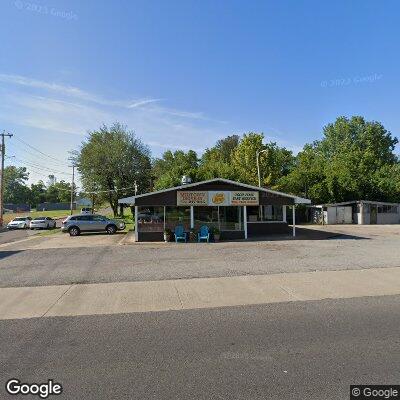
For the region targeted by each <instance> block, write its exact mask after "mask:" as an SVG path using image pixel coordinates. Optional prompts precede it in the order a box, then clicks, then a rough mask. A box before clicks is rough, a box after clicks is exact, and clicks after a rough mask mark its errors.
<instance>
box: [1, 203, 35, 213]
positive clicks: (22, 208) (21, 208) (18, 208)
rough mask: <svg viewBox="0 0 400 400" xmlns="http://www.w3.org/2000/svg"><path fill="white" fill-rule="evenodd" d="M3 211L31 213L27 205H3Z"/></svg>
mask: <svg viewBox="0 0 400 400" xmlns="http://www.w3.org/2000/svg"><path fill="white" fill-rule="evenodd" d="M4 209H6V210H12V211H14V212H25V211H31V206H30V205H29V204H13V203H6V204H4Z"/></svg>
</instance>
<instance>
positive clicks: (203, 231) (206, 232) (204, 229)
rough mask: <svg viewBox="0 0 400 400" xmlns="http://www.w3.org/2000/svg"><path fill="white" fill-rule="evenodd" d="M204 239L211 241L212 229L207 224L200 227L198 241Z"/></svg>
mask: <svg viewBox="0 0 400 400" xmlns="http://www.w3.org/2000/svg"><path fill="white" fill-rule="evenodd" d="M202 240H205V241H206V242H207V243H210V229H209V228H208V226H207V225H202V226H201V227H200V232H199V233H198V234H197V241H198V242H199V243H200V242H201V241H202Z"/></svg>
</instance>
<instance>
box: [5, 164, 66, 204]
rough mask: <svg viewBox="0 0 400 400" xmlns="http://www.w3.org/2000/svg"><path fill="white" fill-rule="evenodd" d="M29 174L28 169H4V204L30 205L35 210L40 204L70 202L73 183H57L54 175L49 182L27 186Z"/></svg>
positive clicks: (11, 166) (8, 167)
mask: <svg viewBox="0 0 400 400" xmlns="http://www.w3.org/2000/svg"><path fill="white" fill-rule="evenodd" d="M28 179H29V172H28V170H27V168H26V167H16V166H14V165H10V166H7V167H5V168H4V203H5V204H8V203H10V204H28V205H30V206H31V207H33V208H35V207H36V206H37V205H38V204H40V203H45V202H49V203H64V202H69V201H70V196H71V183H69V182H65V181H64V180H61V181H59V182H57V181H56V178H55V176H54V175H49V176H48V182H47V183H44V182H43V181H42V180H39V181H38V182H36V183H32V184H31V185H28V184H27V181H28Z"/></svg>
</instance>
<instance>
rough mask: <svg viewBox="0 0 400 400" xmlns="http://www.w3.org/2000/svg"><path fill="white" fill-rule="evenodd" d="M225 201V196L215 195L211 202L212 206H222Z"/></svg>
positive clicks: (221, 194)
mask: <svg viewBox="0 0 400 400" xmlns="http://www.w3.org/2000/svg"><path fill="white" fill-rule="evenodd" d="M224 201H225V195H224V194H223V193H216V194H214V196H213V197H212V202H213V203H214V204H222V203H223V202H224Z"/></svg>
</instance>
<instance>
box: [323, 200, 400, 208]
mask: <svg viewBox="0 0 400 400" xmlns="http://www.w3.org/2000/svg"><path fill="white" fill-rule="evenodd" d="M351 204H376V205H378V206H398V205H399V204H400V203H386V202H384V201H372V200H352V201H343V202H341V203H330V204H318V205H316V206H315V207H337V206H347V205H351Z"/></svg>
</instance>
